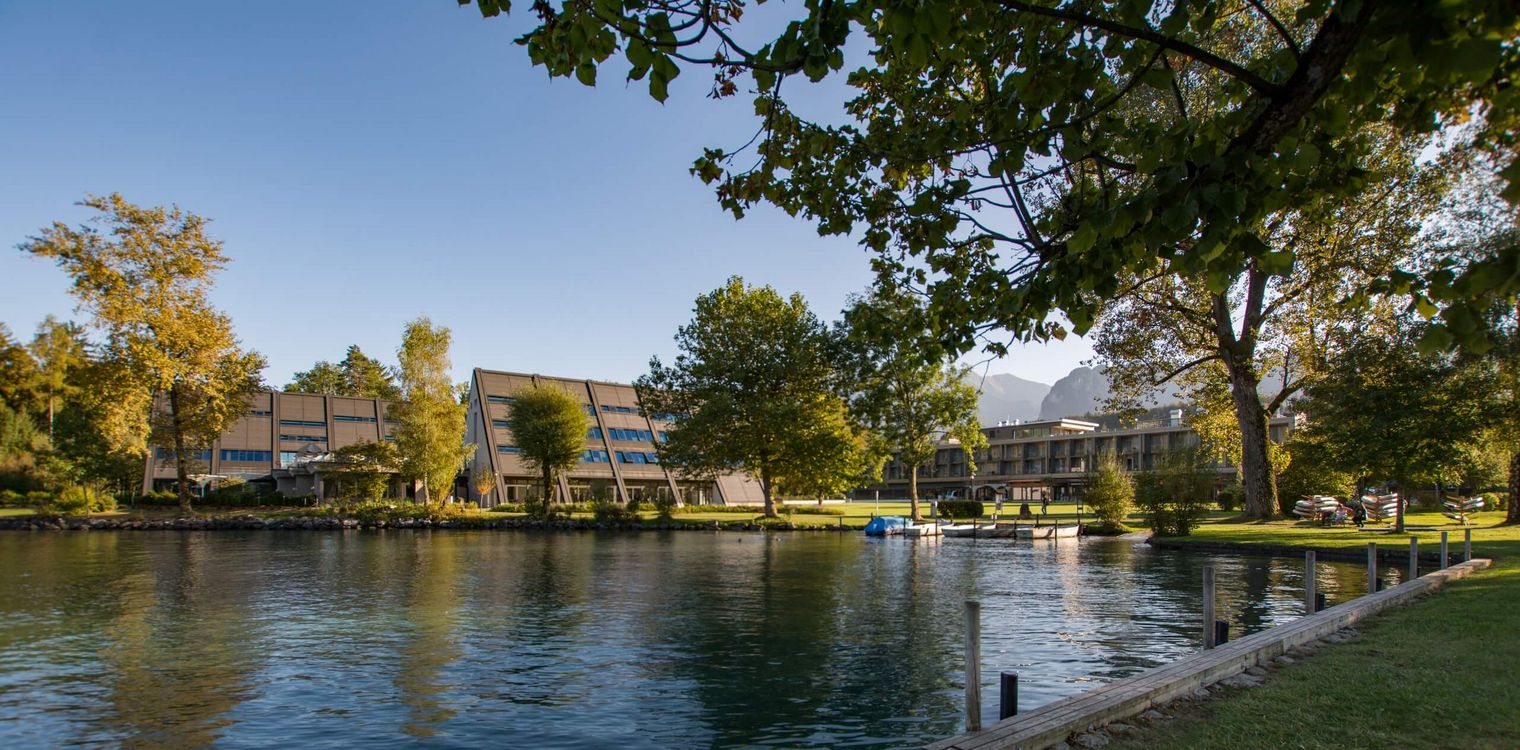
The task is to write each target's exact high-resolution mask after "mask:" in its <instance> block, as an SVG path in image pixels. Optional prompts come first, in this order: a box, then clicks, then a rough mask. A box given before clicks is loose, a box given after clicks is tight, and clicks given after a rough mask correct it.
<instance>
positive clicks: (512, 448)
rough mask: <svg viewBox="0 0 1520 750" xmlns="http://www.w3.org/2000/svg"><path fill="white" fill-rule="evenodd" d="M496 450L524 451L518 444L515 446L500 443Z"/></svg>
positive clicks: (508, 451) (504, 451)
mask: <svg viewBox="0 0 1520 750" xmlns="http://www.w3.org/2000/svg"><path fill="white" fill-rule="evenodd" d="M496 452H497V453H522V449H521V448H519V447H517V446H515V445H498V446H496Z"/></svg>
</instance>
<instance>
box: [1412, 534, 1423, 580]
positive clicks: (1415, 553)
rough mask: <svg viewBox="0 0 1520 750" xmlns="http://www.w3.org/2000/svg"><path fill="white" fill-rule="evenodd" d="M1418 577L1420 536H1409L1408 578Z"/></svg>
mask: <svg viewBox="0 0 1520 750" xmlns="http://www.w3.org/2000/svg"><path fill="white" fill-rule="evenodd" d="M1419 577H1420V538H1419V537H1417V536H1412V537H1409V580H1411V581H1413V580H1414V579H1416V578H1419Z"/></svg>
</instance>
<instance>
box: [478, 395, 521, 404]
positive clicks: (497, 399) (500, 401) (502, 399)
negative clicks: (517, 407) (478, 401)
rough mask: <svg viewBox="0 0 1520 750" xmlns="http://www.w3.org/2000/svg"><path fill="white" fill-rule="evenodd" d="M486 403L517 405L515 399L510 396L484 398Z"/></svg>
mask: <svg viewBox="0 0 1520 750" xmlns="http://www.w3.org/2000/svg"><path fill="white" fill-rule="evenodd" d="M486 401H489V402H491V403H493V404H515V403H517V399H515V398H512V397H511V396H486Z"/></svg>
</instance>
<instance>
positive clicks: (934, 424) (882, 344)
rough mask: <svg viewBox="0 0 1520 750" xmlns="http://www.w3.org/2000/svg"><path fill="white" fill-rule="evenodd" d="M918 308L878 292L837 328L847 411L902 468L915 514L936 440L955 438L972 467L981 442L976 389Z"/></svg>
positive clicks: (854, 308)
mask: <svg viewBox="0 0 1520 750" xmlns="http://www.w3.org/2000/svg"><path fill="white" fill-rule="evenodd" d="M923 314H924V310H923V306H922V304H921V303H919V302H917V301H916V300H914V299H913V298H912V297H910V296H908V295H905V294H902V293H900V292H896V293H894V292H891V291H878V292H877V293H876V294H874V295H872V296H871V297H869V298H866V299H860V300H856V301H855V302H854V303H853V304H852V305H851V306H850V307H849V308H848V309H846V310H845V313H844V320H843V322H841V323H840V324H839V326H838V335H839V338H840V340H841V341H842V343H843V350H844V357H843V361H844V363H845V372H846V375H847V379H848V383H849V392H850V411H851V413H852V414H853V415H854V417H855V419H856V421H857V422H859V423H860V424H861V425H863V426H864V427H866V428H867V429H869V430H870V431H872V432H873V433H874V434H876V435H878V436H880V438H881V440H882V442H883V443H884V444H885V446H886V447H887V449H888V450H890V451H891V452H892V453H893V454H895V456H896V457H897V460H898V461H900V462H901V463H902V464H903V466H904V467H906V469H907V471H908V502H909V506H910V509H911V514H912V517H913V518H914V519H915V520H917V519H918V518H919V511H918V472H919V468H920V467H923V466H926V465H928V464H929V463H930V462H932V461H933V460H934V456H935V454H936V452H937V450H938V443H939V441H940V439H941V438H942V437H950V438H953V439H955V440H956V441H957V442H958V443H959V444H960V446H961V448H962V449H963V450H964V451H965V452H966V462H967V470H968V471H969V472H971V473H975V472H976V452H977V451H978V450H981V449H984V448H986V447H987V437H986V435H983V434H982V429H981V424H980V423H979V422H978V419H977V403H978V397H977V392H976V389H974V388H972V387H971V386H970V385H968V384H967V383H966V382H965V374H966V371H965V370H964V369H962V368H959V367H955V366H953V365H950V364H949V363H947V362H945V361H944V358H943V355H942V354H941V353H940V352H941V350H940V349H939V347H938V345H937V342H935V341H934V340H933V338H932V336H931V335H930V332H929V330H928V327H927V326H926V325H925V324H924V323H923Z"/></svg>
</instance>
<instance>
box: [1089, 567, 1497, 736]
mask: <svg viewBox="0 0 1520 750" xmlns="http://www.w3.org/2000/svg"><path fill="white" fill-rule="evenodd" d="M1517 623H1520V566H1516V565H1510V566H1505V567H1499V568H1494V569H1490V570H1488V571H1484V572H1481V573H1477V574H1474V575H1473V576H1471V577H1469V578H1468V579H1465V580H1463V581H1460V582H1457V583H1454V584H1452V585H1451V586H1450V587H1449V588H1448V589H1446V590H1445V591H1444V592H1442V593H1440V594H1437V595H1435V596H1433V597H1430V598H1428V599H1426V600H1424V601H1422V602H1419V603H1417V604H1415V605H1413V606H1410V607H1406V608H1403V609H1399V610H1394V611H1391V612H1388V613H1385V614H1383V615H1381V616H1379V617H1377V618H1374V619H1373V620H1371V621H1368V622H1365V623H1362V624H1360V625H1359V626H1358V627H1359V628H1360V629H1361V631H1362V637H1361V638H1359V639H1358V640H1355V641H1352V642H1349V643H1345V644H1338V645H1327V646H1325V647H1324V648H1322V649H1320V651H1319V652H1318V653H1317V654H1316V655H1315V656H1314V657H1313V658H1310V659H1306V660H1304V661H1302V662H1300V663H1298V664H1295V665H1293V666H1290V667H1286V668H1283V669H1281V670H1279V671H1277V672H1275V673H1274V674H1273V675H1272V676H1271V677H1269V678H1268V680H1267V682H1266V684H1265V685H1263V686H1261V687H1256V688H1248V689H1240V690H1232V691H1230V692H1228V693H1226V694H1225V695H1223V696H1222V697H1219V698H1216V699H1214V700H1210V701H1207V702H1204V703H1201V704H1197V705H1195V706H1192V707H1190V708H1186V709H1178V710H1177V711H1176V712H1175V713H1176V714H1177V718H1176V719H1175V720H1174V721H1172V722H1170V723H1167V724H1158V725H1156V726H1152V727H1149V728H1145V729H1143V730H1142V731H1141V732H1139V733H1137V734H1134V735H1131V736H1128V737H1126V738H1125V739H1124V740H1123V741H1120V742H1116V743H1115V744H1114V745H1111V746H1110V747H1112V748H1116V749H1118V748H1152V747H1186V748H1225V749H1227V750H1252V749H1253V748H1262V749H1263V750H1266V749H1268V748H1322V747H1323V748H1363V747H1368V748H1370V747H1421V748H1513V747H1520V710H1517V709H1516V706H1517V705H1520V680H1516V679H1515V676H1514V671H1513V670H1514V665H1515V664H1517V663H1520V638H1517V637H1516V636H1515V627H1516V624H1517ZM1164 710H1166V712H1167V713H1174V711H1173V709H1172V708H1167V709H1164Z"/></svg>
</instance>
